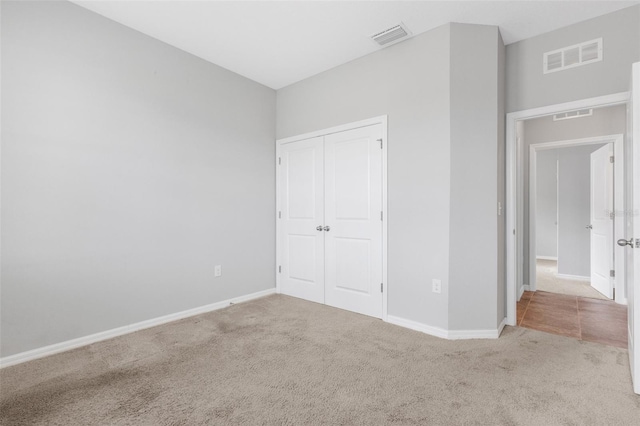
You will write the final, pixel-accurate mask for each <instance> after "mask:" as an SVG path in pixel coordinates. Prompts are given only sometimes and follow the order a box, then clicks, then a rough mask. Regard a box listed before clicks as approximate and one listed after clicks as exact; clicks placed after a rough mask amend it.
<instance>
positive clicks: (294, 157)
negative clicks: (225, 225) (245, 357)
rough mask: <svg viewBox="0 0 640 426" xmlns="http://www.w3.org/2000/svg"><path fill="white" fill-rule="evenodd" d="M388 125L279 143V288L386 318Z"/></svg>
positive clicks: (302, 296)
mask: <svg viewBox="0 0 640 426" xmlns="http://www.w3.org/2000/svg"><path fill="white" fill-rule="evenodd" d="M383 138H384V136H383V124H381V123H380V124H373V125H368V126H364V127H357V128H352V129H349V130H344V131H339V132H334V133H328V134H324V135H322V136H316V137H309V138H306V139H305V138H302V137H301V139H296V138H288V139H286V140H283V141H278V146H277V150H278V154H277V155H278V165H277V167H278V173H277V179H278V182H277V185H278V199H277V204H278V206H277V210H278V212H277V214H278V217H277V219H276V220H277V221H278V223H277V233H278V235H277V245H278V247H277V257H278V265H277V266H278V270H277V280H278V291H279V292H280V293H282V294H287V295H290V296H295V297H299V298H303V299H306V300H310V301H313V302H318V303H324V304H327V305H330V306H335V307H337V308H341V309H347V310H350V311H353V312H358V313H361V314H365V315H369V316H373V317H377V318H381V317H382V313H383V290H384V288H383V282H384V280H383V210H384V209H383V149H382V147H383V140H384V139H386V138H384V139H383Z"/></svg>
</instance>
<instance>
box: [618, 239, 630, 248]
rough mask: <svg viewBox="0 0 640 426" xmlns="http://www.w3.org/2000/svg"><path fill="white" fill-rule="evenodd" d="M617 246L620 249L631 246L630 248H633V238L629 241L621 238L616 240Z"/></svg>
mask: <svg viewBox="0 0 640 426" xmlns="http://www.w3.org/2000/svg"><path fill="white" fill-rule="evenodd" d="M618 245H619V246H621V247H624V246H631V248H633V238H631V239H630V240H625V239H624V238H621V239H619V240H618Z"/></svg>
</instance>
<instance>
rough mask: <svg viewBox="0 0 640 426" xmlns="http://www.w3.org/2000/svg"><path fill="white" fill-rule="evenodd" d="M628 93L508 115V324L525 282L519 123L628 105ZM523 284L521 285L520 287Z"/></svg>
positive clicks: (513, 315) (513, 323)
mask: <svg viewBox="0 0 640 426" xmlns="http://www.w3.org/2000/svg"><path fill="white" fill-rule="evenodd" d="M629 96H630V93H629V92H622V93H616V94H612V95H606V96H599V97H595V98H588V99H582V100H578V101H572V102H566V103H562V104H555V105H548V106H543V107H538V108H532V109H527V110H522V111H516V112H511V113H508V114H507V120H506V121H507V123H506V125H507V135H506V161H507V165H506V174H507V176H506V192H507V193H506V202H507V205H506V214H507V217H506V219H507V226H506V232H505V235H506V236H505V238H506V241H505V245H506V287H507V294H506V303H507V321H506V324H507V325H512V326H515V325H516V304H517V301H518V296H519V295H518V289H519V288H520V286H521V285H523V284H524V282H523V271H522V268H519V267H518V254H519V253H520V252H521V251H522V248H523V243H524V238H523V236H524V234H523V229H522V227H523V223H522V220H523V217H524V209H523V205H524V190H523V187H522V185H523V182H522V178H520V179H518V180H516V176H517V174H518V173H520V174H521V172H522V170H521V169H522V166H518V161H517V160H518V156H519V153H520V152H521V151H522V146H521V144H522V141H520V140H518V139H517V138H516V136H517V134H516V126H517V123H518V122H520V121H524V120H528V119H531V118H538V117H543V116H546V115H551V114H558V113H562V112H567V111H573V110H576V109H586V108H598V107H605V106H613V105H620V104H627V103H628V102H629ZM518 284H520V286H519V285H518Z"/></svg>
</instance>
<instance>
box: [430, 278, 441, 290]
mask: <svg viewBox="0 0 640 426" xmlns="http://www.w3.org/2000/svg"><path fill="white" fill-rule="evenodd" d="M431 285H432V291H433V292H434V293H442V281H440V280H436V279H433V280H432V281H431Z"/></svg>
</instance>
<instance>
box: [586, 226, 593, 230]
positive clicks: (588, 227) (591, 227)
mask: <svg viewBox="0 0 640 426" xmlns="http://www.w3.org/2000/svg"><path fill="white" fill-rule="evenodd" d="M585 228H587V229H593V225H587V226H585Z"/></svg>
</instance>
